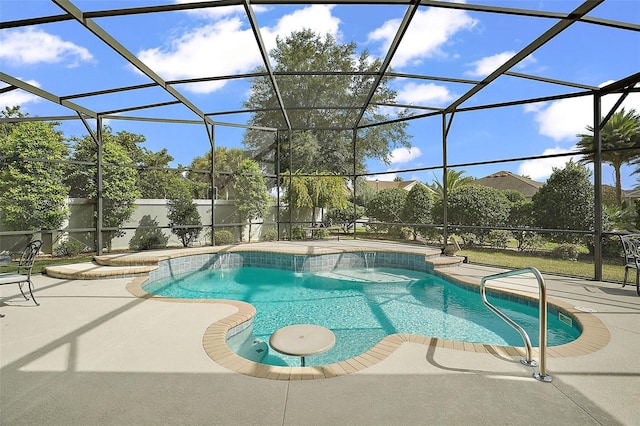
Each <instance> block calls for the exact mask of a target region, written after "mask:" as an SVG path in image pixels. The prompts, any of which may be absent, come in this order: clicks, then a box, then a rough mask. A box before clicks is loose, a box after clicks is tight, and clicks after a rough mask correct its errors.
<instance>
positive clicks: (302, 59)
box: [243, 30, 409, 175]
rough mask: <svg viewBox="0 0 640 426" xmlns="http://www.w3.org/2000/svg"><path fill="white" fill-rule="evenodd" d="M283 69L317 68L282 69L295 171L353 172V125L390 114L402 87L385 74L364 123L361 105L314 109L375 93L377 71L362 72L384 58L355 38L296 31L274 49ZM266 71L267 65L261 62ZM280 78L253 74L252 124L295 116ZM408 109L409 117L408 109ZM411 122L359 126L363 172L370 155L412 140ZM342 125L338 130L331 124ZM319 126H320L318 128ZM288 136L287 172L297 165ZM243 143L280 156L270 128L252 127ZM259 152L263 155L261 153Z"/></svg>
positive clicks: (276, 124)
mask: <svg viewBox="0 0 640 426" xmlns="http://www.w3.org/2000/svg"><path fill="white" fill-rule="evenodd" d="M270 54H271V58H272V62H273V64H274V66H273V68H274V71H275V72H279V73H287V72H289V71H298V72H302V73H304V72H310V73H311V74H306V75H305V74H296V75H279V76H278V86H279V89H280V94H281V96H282V100H283V101H284V104H285V105H289V106H292V105H293V106H295V107H296V108H290V109H288V118H289V121H290V123H291V125H292V127H293V128H294V129H296V128H297V129H312V130H304V131H295V130H294V131H293V132H292V138H291V148H292V152H293V156H294V158H293V159H292V160H293V167H291V168H292V169H293V170H299V171H301V172H303V173H308V174H309V173H315V172H331V173H336V174H339V175H345V174H350V173H353V165H352V164H353V157H354V153H353V143H352V138H353V134H352V132H351V131H350V130H348V131H345V130H340V129H341V128H349V129H350V128H352V127H353V126H355V125H356V124H359V125H361V126H362V125H366V124H370V123H375V122H383V121H385V120H388V119H389V117H388V115H387V114H386V112H385V110H384V108H383V107H381V106H378V105H381V104H385V103H393V102H394V101H395V98H396V93H395V91H393V90H392V89H391V88H390V87H389V81H390V79H383V80H382V81H381V83H380V85H379V87H378V89H377V90H376V93H375V95H374V97H373V99H372V102H371V103H370V106H369V108H367V111H365V114H364V116H363V117H362V119H361V120H360V122H359V123H356V120H357V118H358V116H359V114H360V111H359V110H358V109H355V108H346V109H338V108H326V109H322V108H319V109H317V110H316V109H307V108H306V107H314V108H318V107H322V106H328V107H330V106H332V105H354V106H355V105H357V104H359V103H360V102H361V101H364V99H365V98H366V96H367V95H368V93H369V90H370V87H371V83H372V80H373V77H372V76H371V75H361V74H355V72H367V71H371V72H377V70H378V69H379V68H380V66H381V61H380V59H372V58H370V57H369V55H368V52H366V51H364V52H362V53H361V54H359V55H358V54H357V47H356V44H355V43H347V44H340V43H338V42H337V41H336V40H335V39H334V38H333V37H332V36H330V35H327V36H325V37H324V38H323V37H321V36H319V35H317V34H315V33H313V32H312V31H311V30H303V31H299V32H293V33H292V34H291V35H290V36H288V37H286V38H284V39H282V38H278V39H277V40H276V47H275V49H273V50H272V51H271V52H270ZM257 71H258V72H260V71H265V70H264V69H258V70H257ZM314 72H340V73H351V74H350V75H349V74H347V75H345V74H343V75H327V74H323V75H319V74H313V73H314ZM278 105H279V103H278V99H277V98H276V96H275V94H274V91H273V87H272V84H271V82H270V80H269V79H268V78H266V77H256V78H254V79H253V86H252V90H251V95H250V97H249V99H248V100H247V101H246V102H245V103H244V107H245V108H247V109H254V110H258V112H255V113H254V115H253V117H252V118H251V120H250V123H249V124H251V125H255V126H262V127H270V128H277V129H286V128H287V123H286V122H285V119H284V116H283V114H282V112H281V111H280V109H279V108H278ZM400 116H404V113H401V114H400ZM406 127H407V123H406V122H394V123H392V124H387V125H383V126H370V127H364V128H361V129H360V130H359V131H358V135H357V143H356V147H355V149H356V153H355V158H356V162H357V171H358V172H362V171H364V170H365V169H366V166H365V164H366V161H367V160H368V159H371V158H376V159H380V160H382V161H384V162H387V163H388V162H389V160H390V154H391V150H392V149H393V148H395V147H398V146H408V145H409V144H408V135H407V134H406V132H405V128H406ZM335 128H338V130H330V129H335ZM315 129H317V130H315ZM284 138H286V135H285V136H284V137H282V138H281V142H282V144H281V148H280V166H281V172H285V171H287V170H289V143H288V141H287V140H285V139H284ZM243 143H244V144H245V146H246V147H247V148H249V149H250V150H251V151H253V152H254V153H255V154H256V155H258V154H260V155H264V156H265V158H266V157H269V158H270V159H274V158H275V157H274V156H273V152H274V141H273V138H272V137H266V136H265V132H264V131H260V130H252V129H249V130H247V132H246V133H245V135H244V140H243ZM254 158H258V157H255V156H254Z"/></svg>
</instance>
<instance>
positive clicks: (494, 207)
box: [432, 185, 511, 244]
mask: <svg viewBox="0 0 640 426" xmlns="http://www.w3.org/2000/svg"><path fill="white" fill-rule="evenodd" d="M510 206H511V203H510V202H509V200H508V199H507V197H505V195H504V194H503V193H502V191H500V190H497V189H495V188H490V187H488V186H482V185H464V186H461V187H459V188H457V189H455V190H453V191H451V193H450V195H449V199H448V210H447V212H448V213H447V214H448V216H447V217H448V220H449V223H450V224H451V225H452V230H453V232H454V233H456V234H457V233H460V232H461V230H462V229H464V228H456V227H455V225H464V226H477V227H478V228H477V229H474V233H475V234H476V237H477V238H478V240H479V242H480V243H481V244H482V243H483V242H484V239H485V238H486V237H487V236H488V234H489V232H488V231H487V230H486V229H480V227H486V226H503V225H505V224H506V223H507V220H508V218H509V209H510ZM432 215H433V218H434V221H436V222H441V221H443V220H444V219H443V215H444V206H443V200H438V201H437V202H435V203H434V207H433V211H432Z"/></svg>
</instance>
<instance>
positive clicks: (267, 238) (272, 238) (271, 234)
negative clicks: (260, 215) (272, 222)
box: [261, 229, 278, 241]
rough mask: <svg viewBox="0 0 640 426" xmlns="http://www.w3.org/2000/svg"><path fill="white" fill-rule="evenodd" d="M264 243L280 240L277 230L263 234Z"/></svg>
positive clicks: (270, 230)
mask: <svg viewBox="0 0 640 426" xmlns="http://www.w3.org/2000/svg"><path fill="white" fill-rule="evenodd" d="M261 239H262V241H275V240H277V239H278V231H276V230H275V229H269V230H268V231H266V232H265V233H264V234H262V238H261Z"/></svg>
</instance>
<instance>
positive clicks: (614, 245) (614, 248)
mask: <svg viewBox="0 0 640 426" xmlns="http://www.w3.org/2000/svg"><path fill="white" fill-rule="evenodd" d="M602 255H603V256H604V257H610V258H615V257H622V255H623V250H622V242H620V237H618V236H617V235H616V236H607V237H603V238H602Z"/></svg>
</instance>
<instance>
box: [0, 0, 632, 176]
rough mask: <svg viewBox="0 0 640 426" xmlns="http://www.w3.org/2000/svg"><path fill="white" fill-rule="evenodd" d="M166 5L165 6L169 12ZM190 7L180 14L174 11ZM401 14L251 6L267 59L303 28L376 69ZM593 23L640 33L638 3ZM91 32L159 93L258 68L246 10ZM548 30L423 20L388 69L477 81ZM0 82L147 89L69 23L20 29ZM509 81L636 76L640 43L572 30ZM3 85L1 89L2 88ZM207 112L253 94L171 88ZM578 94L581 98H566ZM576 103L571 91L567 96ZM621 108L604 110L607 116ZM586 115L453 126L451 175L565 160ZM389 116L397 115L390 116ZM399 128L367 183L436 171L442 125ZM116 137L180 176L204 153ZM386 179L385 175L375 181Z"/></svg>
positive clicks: (542, 24)
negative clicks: (158, 84) (398, 141)
mask: <svg viewBox="0 0 640 426" xmlns="http://www.w3.org/2000/svg"><path fill="white" fill-rule="evenodd" d="M168 2H169V0H167V2H162V3H168ZM178 2H185V1H178ZM477 3H479V4H484V5H490V6H506V7H513V8H520V9H529V10H550V11H557V12H569V11H571V10H573V9H575V8H576V7H577V6H579V5H580V3H581V2H580V1H576V0H570V1H555V0H554V1H549V0H547V1H526V0H522V1H515V0H512V1H483V2H477ZM73 4H74V5H76V6H77V7H78V8H79V9H81V10H83V11H91V10H106V9H118V8H125V7H137V6H148V5H157V4H161V2H157V1H149V0H148V1H137V0H129V1H124V0H121V1H112V0H102V1H80V0H77V1H74V2H73ZM405 10H406V7H405V6H389V5H377V6H371V5H369V6H354V5H335V6H332V5H299V6H282V5H274V6H268V7H267V6H254V12H255V15H256V18H257V21H258V23H259V24H260V27H261V34H262V38H263V40H264V42H265V44H266V46H267V47H268V48H272V47H274V46H275V39H276V37H278V36H279V37H286V36H287V35H288V34H290V33H291V32H292V31H296V30H301V29H303V28H311V29H313V30H314V31H315V32H316V33H319V34H327V33H328V34H331V35H333V36H334V37H336V39H337V40H338V41H340V42H352V41H353V42H355V43H356V44H357V46H358V49H359V50H362V49H367V50H368V52H369V54H370V56H372V57H381V56H382V55H384V54H385V52H386V50H385V49H386V48H387V47H388V45H389V44H390V43H391V41H392V40H393V37H394V36H395V33H396V30H397V27H398V25H399V23H400V21H401V20H402V17H403V15H404V13H405ZM60 13H63V10H62V9H61V8H59V7H58V6H57V5H56V4H55V3H53V2H50V1H44V0H19V1H14V0H2V1H1V2H0V19H1V20H2V21H10V20H17V19H25V18H31V17H37V16H44V15H53V14H60ZM589 16H593V17H598V18H605V19H610V20H618V21H624V22H629V23H634V24H636V25H638V24H640V2H639V1H636V0H607V1H605V2H604V3H603V4H601V5H599V6H598V7H596V8H595V9H594V10H593V11H592V12H591V13H590V14H589ZM95 22H96V23H97V24H98V25H100V26H101V27H102V28H104V29H105V30H107V31H109V32H110V33H111V35H112V36H114V37H115V38H116V39H117V40H118V42H120V43H121V44H122V45H123V46H125V47H126V48H127V49H128V50H129V51H130V52H132V53H133V54H135V55H136V56H137V57H138V58H139V59H141V60H142V61H143V62H144V63H145V64H147V65H148V66H150V67H151V68H152V69H154V70H155V71H156V72H157V73H158V74H159V75H160V76H161V77H162V78H163V79H164V80H174V79H183V78H197V77H207V76H214V75H230V74H237V73H247V72H251V71H253V70H254V69H255V68H256V67H257V66H259V65H261V58H260V55H259V52H258V50H257V48H256V46H255V41H254V38H253V33H252V32H251V28H250V26H249V23H248V21H247V19H246V16H245V13H244V10H243V9H242V8H237V7H224V8H223V7H217V8H211V9H199V10H196V11H189V12H187V11H178V12H166V13H155V14H150V15H134V16H123V17H117V18H97V19H96V20H95ZM555 22H556V21H555V20H553V19H533V18H528V17H522V16H510V15H493V14H487V13H479V12H467V11H461V10H445V9H433V8H420V10H419V11H418V12H417V14H416V16H415V17H414V19H413V21H412V24H411V26H410V28H409V30H408V32H407V33H406V35H405V37H404V39H403V42H402V43H401V45H400V47H399V49H398V51H397V53H396V55H395V57H394V60H393V61H392V64H391V65H392V68H393V70H394V71H396V72H402V73H408V74H423V75H430V76H442V77H445V76H446V77H454V78H457V79H468V80H481V79H482V78H483V77H485V76H486V75H488V74H489V73H491V72H492V71H494V70H495V69H496V68H497V67H498V66H500V65H502V64H503V63H504V62H505V61H506V60H508V59H509V58H510V57H511V56H513V55H514V53H515V52H517V51H519V50H520V49H522V48H523V47H524V46H526V45H528V44H529V43H531V42H532V41H533V40H535V39H536V38H537V37H539V36H540V35H541V34H542V33H544V32H545V31H546V30H547V29H549V28H550V27H552V26H553V25H554V24H555ZM0 71H2V72H4V73H6V74H9V75H11V76H13V77H16V78H19V79H21V80H24V81H26V82H29V83H30V84H32V85H34V86H36V87H39V88H41V89H44V90H46V91H49V92H51V93H54V94H56V95H67V94H73V93H81V92H86V91H94V90H103V89H110V88H114V87H119V86H123V85H135V84H143V83H147V82H149V81H150V80H149V78H148V77H146V76H145V75H143V74H141V73H140V72H139V71H137V70H135V69H133V68H132V67H131V66H130V65H128V64H127V63H126V62H125V61H124V60H123V59H122V58H121V57H120V56H119V55H118V54H116V53H115V52H114V51H113V50H112V49H111V48H110V47H108V46H106V45H105V44H104V43H102V42H101V41H100V40H98V39H97V38H95V37H93V36H92V35H90V34H89V33H88V32H87V30H85V29H84V28H83V27H81V26H80V25H78V24H77V23H76V22H75V21H67V22H59V23H50V24H44V25H38V26H35V27H32V28H31V29H29V30H26V29H19V28H16V29H5V30H0ZM511 71H514V72H519V73H525V74H532V75H538V76H542V77H546V78H551V79H557V80H563V81H571V82H576V83H580V84H584V85H590V86H601V85H603V84H606V83H607V82H609V81H612V80H616V79H620V78H623V77H626V76H628V75H630V74H633V73H636V72H638V71H640V32H638V31H623V30H619V29H616V28H609V27H605V26H596V25H590V24H586V23H578V24H575V25H573V26H572V27H570V28H569V29H568V30H566V31H565V32H563V33H562V34H560V36H558V37H557V38H555V39H554V40H552V41H551V42H550V43H548V44H547V45H545V46H543V47H542V48H541V49H539V50H537V51H535V52H534V53H533V54H532V55H530V56H529V57H528V58H526V59H525V60H523V61H521V62H520V63H519V64H518V65H516V66H515V67H514V68H512V69H511ZM2 85H4V84H3V83H1V82H0V86H2ZM392 85H393V86H392V87H393V88H394V89H395V90H396V91H397V93H398V95H397V101H398V102H399V103H402V104H413V105H425V106H434V107H444V106H446V105H448V104H450V103H451V102H452V101H453V100H455V99H456V98H457V97H459V96H461V95H463V94H464V93H466V92H467V91H468V90H469V89H470V88H471V86H470V85H468V84H464V83H447V82H442V81H437V80H431V81H430V80H415V79H396V80H395V81H394V82H393V83H392ZM176 88H177V89H178V90H179V91H180V92H181V93H183V94H184V95H185V96H186V97H188V98H189V99H191V100H192V101H193V102H194V103H195V104H196V105H198V107H199V108H200V109H201V110H203V111H205V112H214V111H223V110H236V109H240V108H241V106H242V102H243V100H245V99H246V98H247V96H248V93H249V92H250V84H249V81H248V80H242V81H228V80H225V81H216V82H208V83H200V84H192V85H181V86H177V87H176ZM574 90H576V91H577V89H574ZM568 91H571V90H568ZM565 92H567V89H566V88H564V87H562V86H558V85H548V84H541V83H539V82H535V81H531V80H525V79H521V78H516V77H509V76H502V77H500V78H499V79H498V80H496V81H495V82H494V83H493V84H492V85H490V86H489V87H488V88H486V89H484V90H482V91H480V92H478V93H477V94H476V95H474V96H473V97H471V98H470V99H469V100H468V101H467V102H465V103H464V104H463V105H462V106H463V107H470V106H475V105H483V104H489V103H494V102H508V101H514V100H520V99H525V98H532V97H540V96H549V95H556V94H560V93H565ZM172 99H173V98H172V97H171V96H170V95H169V94H167V93H166V92H165V91H164V90H162V89H158V88H153V89H145V90H141V91H137V92H135V93H121V94H112V95H107V96H102V97H88V98H81V99H76V100H74V102H76V103H78V104H80V105H82V106H85V107H87V108H89V109H92V110H94V111H109V110H112V109H117V108H121V107H130V106H136V105H143V104H147V103H156V102H165V101H170V100H172ZM615 100H616V98H615V97H613V96H609V97H605V98H604V100H603V107H604V110H605V111H606V110H608V108H609V107H610V106H611V105H613V103H614V102H615ZM17 104H19V105H21V107H22V110H23V111H24V112H28V113H29V114H30V115H39V116H55V115H71V114H72V113H73V112H72V111H71V110H69V109H66V108H64V107H62V106H60V105H57V104H54V103H50V102H48V101H46V100H42V99H38V98H37V97H35V96H33V95H31V94H29V93H26V92H23V91H19V90H14V91H11V92H8V93H6V94H4V95H0V107H2V108H4V106H5V105H9V106H11V105H17ZM623 106H624V107H626V108H627V109H629V108H635V109H636V110H637V111H640V95H638V94H635V95H630V96H629V97H628V98H627V100H626V101H625V103H624V104H623ZM591 111H592V101H591V99H590V98H588V97H584V98H577V99H568V100H561V101H554V102H547V103H539V104H530V105H526V106H523V105H520V106H512V107H506V108H498V109H494V110H491V111H478V112H466V113H458V114H456V115H455V117H454V119H453V123H452V127H451V131H450V134H449V139H448V140H449V145H448V152H447V156H448V162H449V164H467V163H471V162H476V161H489V160H501V159H507V158H522V157H529V156H536V155H544V154H556V153H565V152H571V150H572V149H573V147H574V146H575V143H576V142H577V138H576V136H575V135H576V134H577V133H583V132H584V131H585V126H587V125H590V124H591V123H592V112H591ZM389 113H390V114H392V115H393V114H395V111H392V110H389ZM123 115H135V116H147V117H166V118H169V117H170V118H179V119H191V120H194V119H197V116H195V115H194V114H193V113H192V112H191V111H189V110H187V109H186V108H184V107H164V108H154V109H152V110H141V111H135V112H133V113H126V114H123ZM214 119H215V120H217V121H222V122H228V123H238V124H244V123H245V122H246V120H247V119H248V116H247V115H246V114H237V115H228V116H227V115H225V116H218V117H215V118H214ZM410 123H411V124H410V126H409V128H408V132H409V134H410V135H411V136H412V137H411V140H410V142H411V144H412V148H411V149H409V150H407V149H398V150H396V151H394V153H393V157H392V163H391V164H389V165H386V164H383V163H381V162H380V161H377V160H372V161H370V162H369V163H368V168H369V171H371V172H375V173H380V175H379V177H380V179H383V180H391V179H392V178H393V177H395V176H396V175H397V174H396V173H395V171H396V170H400V169H414V168H424V167H435V166H438V165H440V164H441V163H442V148H441V143H440V140H441V134H442V129H441V119H440V118H439V117H434V118H429V119H421V120H413V121H411V122H410ZM109 125H111V126H112V128H113V129H114V130H115V131H119V130H127V131H130V132H133V133H142V134H144V135H145V136H146V138H147V146H148V148H149V149H152V150H154V151H157V150H159V149H161V148H163V147H166V148H167V149H168V150H169V153H170V154H171V155H172V156H173V157H174V158H175V164H176V165H177V164H178V163H180V164H183V165H187V164H189V163H190V161H191V159H192V158H193V157H194V156H199V155H203V154H204V153H205V152H206V150H207V149H208V146H209V143H208V140H207V136H206V132H205V130H204V127H203V126H199V125H198V126H195V125H177V124H161V125H158V124H153V125H152V124H149V123H141V122H133V121H121V120H111V121H109ZM61 129H62V130H63V131H64V132H65V135H66V136H72V135H76V136H80V135H83V134H85V133H86V131H85V129H84V127H83V126H82V125H81V124H80V123H79V122H65V123H64V124H63V126H62V127H61ZM242 134H243V130H242V129H241V128H237V127H231V126H217V127H216V143H217V144H218V145H223V146H228V147H239V146H241V139H242ZM567 159H568V158H566V157H564V158H552V159H540V160H530V161H522V162H504V163H499V164H493V165H485V166H475V167H471V166H465V167H462V168H463V169H464V170H465V171H466V173H467V175H471V176H474V177H483V176H486V175H488V174H490V173H493V172H496V171H499V170H509V171H511V172H513V173H517V174H524V175H527V176H530V177H531V178H533V179H535V180H538V181H541V182H544V181H545V180H546V179H547V178H548V177H549V175H550V174H551V171H552V168H553V167H562V166H563V164H564V162H566V161H567ZM631 172H632V169H630V168H629V167H626V168H624V169H623V180H622V183H623V188H625V189H630V188H632V187H635V186H636V185H637V182H636V179H637V177H638V176H636V175H631ZM383 173H386V174H383ZM399 176H401V177H402V178H404V179H405V180H407V179H419V180H421V181H424V182H431V181H432V180H433V178H434V172H433V171H420V172H407V173H403V174H400V175H399ZM603 180H604V183H608V184H612V183H613V170H612V169H611V168H610V167H608V166H605V167H604V168H603Z"/></svg>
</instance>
